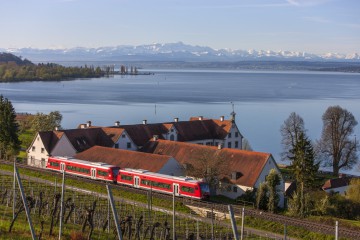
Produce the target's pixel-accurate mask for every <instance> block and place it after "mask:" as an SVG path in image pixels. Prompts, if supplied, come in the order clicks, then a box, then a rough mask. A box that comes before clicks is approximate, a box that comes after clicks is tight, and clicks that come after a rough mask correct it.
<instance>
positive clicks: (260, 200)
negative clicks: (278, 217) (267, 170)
mask: <svg viewBox="0 0 360 240" xmlns="http://www.w3.org/2000/svg"><path fill="white" fill-rule="evenodd" d="M268 191H269V188H268V185H267V184H266V183H265V182H262V183H260V185H259V188H258V189H257V191H256V208H257V209H262V210H267V207H268V202H269V198H268Z"/></svg>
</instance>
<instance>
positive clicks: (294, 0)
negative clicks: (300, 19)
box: [286, 0, 330, 7]
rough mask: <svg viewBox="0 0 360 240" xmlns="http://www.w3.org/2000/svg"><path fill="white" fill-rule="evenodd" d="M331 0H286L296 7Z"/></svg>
mask: <svg viewBox="0 0 360 240" xmlns="http://www.w3.org/2000/svg"><path fill="white" fill-rule="evenodd" d="M329 1H330V0H286V2H287V3H289V4H290V5H292V6H295V7H310V6H316V5H320V4H324V3H326V2H329Z"/></svg>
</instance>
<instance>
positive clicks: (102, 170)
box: [46, 157, 120, 183]
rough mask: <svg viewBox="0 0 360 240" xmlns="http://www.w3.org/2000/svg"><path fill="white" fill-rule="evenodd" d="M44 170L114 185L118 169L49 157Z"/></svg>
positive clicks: (99, 163)
mask: <svg viewBox="0 0 360 240" xmlns="http://www.w3.org/2000/svg"><path fill="white" fill-rule="evenodd" d="M46 168H48V169H52V170H55V171H60V172H62V171H65V172H66V173H69V174H73V175H77V176H81V177H87V178H92V179H97V180H103V181H109V182H114V183H116V180H117V175H118V174H119V169H120V168H119V167H118V166H115V165H110V164H107V163H101V162H89V161H83V160H79V159H75V158H67V157H49V159H48V162H47V166H46Z"/></svg>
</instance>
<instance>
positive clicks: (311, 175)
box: [290, 132, 319, 217]
mask: <svg viewBox="0 0 360 240" xmlns="http://www.w3.org/2000/svg"><path fill="white" fill-rule="evenodd" d="M290 152H291V153H292V155H293V157H292V159H291V160H292V165H291V169H292V170H293V173H294V176H295V180H296V186H297V189H296V193H297V194H296V197H297V199H296V201H295V202H297V204H298V206H297V208H296V210H294V209H293V211H297V215H298V216H301V217H304V216H305V215H306V214H307V213H308V212H309V211H308V209H309V207H310V206H309V201H308V199H307V198H306V192H307V191H308V190H309V189H311V188H313V187H314V185H315V177H316V173H317V171H318V169H319V163H315V154H314V149H313V147H312V144H311V141H310V140H309V139H308V138H307V137H306V136H305V134H304V133H303V132H302V133H300V134H299V139H298V141H297V143H296V145H295V147H294V148H293V149H291V150H290Z"/></svg>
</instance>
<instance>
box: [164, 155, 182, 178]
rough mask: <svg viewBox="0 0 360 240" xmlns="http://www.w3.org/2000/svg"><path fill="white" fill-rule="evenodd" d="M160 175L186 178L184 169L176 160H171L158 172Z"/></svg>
mask: <svg viewBox="0 0 360 240" xmlns="http://www.w3.org/2000/svg"><path fill="white" fill-rule="evenodd" d="M158 173H162V174H167V175H173V176H184V169H183V167H182V166H181V165H180V163H179V162H178V161H177V160H176V159H175V158H173V157H172V158H170V159H169V161H168V162H167V163H166V164H165V165H164V166H163V167H162V168H161V169H160V170H159V171H158Z"/></svg>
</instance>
